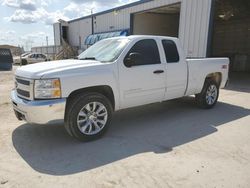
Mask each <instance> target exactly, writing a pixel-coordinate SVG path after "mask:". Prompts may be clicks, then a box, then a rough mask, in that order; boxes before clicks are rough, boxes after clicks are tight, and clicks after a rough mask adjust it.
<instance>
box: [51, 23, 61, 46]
mask: <svg viewBox="0 0 250 188" xmlns="http://www.w3.org/2000/svg"><path fill="white" fill-rule="evenodd" d="M53 29H54V44H55V45H56V46H60V45H61V40H60V37H61V33H60V29H61V27H60V23H54V24H53Z"/></svg>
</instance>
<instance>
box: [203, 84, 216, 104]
mask: <svg viewBox="0 0 250 188" xmlns="http://www.w3.org/2000/svg"><path fill="white" fill-rule="evenodd" d="M217 95H218V91H217V87H216V86H215V85H210V86H209V87H208V89H207V92H206V101H207V104H209V105H212V104H214V102H215V101H216V99H217Z"/></svg>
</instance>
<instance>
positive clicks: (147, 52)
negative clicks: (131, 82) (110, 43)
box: [125, 39, 161, 66]
mask: <svg viewBox="0 0 250 188" xmlns="http://www.w3.org/2000/svg"><path fill="white" fill-rule="evenodd" d="M131 53H134V54H137V57H138V58H136V61H134V62H133V63H134V64H133V65H132V66H138V65H151V64H160V63H161V60H160V55H159V50H158V46H157V43H156V41H155V40H154V39H143V40H140V41H138V42H136V43H135V44H134V46H133V47H132V48H131V49H130V50H129V52H128V54H127V55H126V57H125V59H126V58H130V54H131Z"/></svg>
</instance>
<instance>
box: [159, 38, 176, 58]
mask: <svg viewBox="0 0 250 188" xmlns="http://www.w3.org/2000/svg"><path fill="white" fill-rule="evenodd" d="M162 45H163V49H164V52H165V56H166V60H167V63H178V62H179V61H180V56H179V53H178V49H177V46H176V44H175V42H174V41H172V40H162Z"/></svg>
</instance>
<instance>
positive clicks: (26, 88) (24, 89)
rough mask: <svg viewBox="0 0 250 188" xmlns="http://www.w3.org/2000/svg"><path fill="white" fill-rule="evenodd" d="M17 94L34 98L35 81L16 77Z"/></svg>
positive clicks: (21, 96)
mask: <svg viewBox="0 0 250 188" xmlns="http://www.w3.org/2000/svg"><path fill="white" fill-rule="evenodd" d="M15 80H16V81H15V85H16V91H17V95H18V96H19V97H20V98H24V99H27V100H32V99H33V82H32V80H30V79H27V78H21V77H16V79H15Z"/></svg>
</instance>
